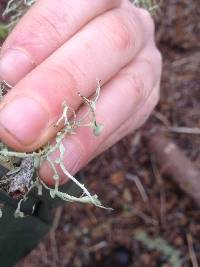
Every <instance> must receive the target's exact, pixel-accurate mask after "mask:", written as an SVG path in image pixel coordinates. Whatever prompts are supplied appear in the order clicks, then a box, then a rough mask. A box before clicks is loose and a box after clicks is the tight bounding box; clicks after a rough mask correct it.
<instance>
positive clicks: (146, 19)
mask: <svg viewBox="0 0 200 267" xmlns="http://www.w3.org/2000/svg"><path fill="white" fill-rule="evenodd" d="M139 11H140V12H139V13H140V16H141V19H142V21H143V25H144V27H145V28H146V30H147V31H148V32H149V33H151V34H152V35H154V33H155V23H154V20H153V18H152V16H151V14H150V13H149V12H148V11H147V10H145V9H143V8H140V9H139Z"/></svg>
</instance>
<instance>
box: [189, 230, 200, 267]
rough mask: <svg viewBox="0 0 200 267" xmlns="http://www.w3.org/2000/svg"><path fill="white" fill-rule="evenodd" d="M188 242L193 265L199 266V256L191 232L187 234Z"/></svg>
mask: <svg viewBox="0 0 200 267" xmlns="http://www.w3.org/2000/svg"><path fill="white" fill-rule="evenodd" d="M187 243H188V249H189V254H190V259H191V262H192V266H193V267H198V266H199V265H198V262H197V257H196V254H195V251H194V246H193V239H192V235H191V234H187Z"/></svg>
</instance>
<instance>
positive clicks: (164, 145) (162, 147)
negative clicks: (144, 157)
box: [148, 132, 200, 206]
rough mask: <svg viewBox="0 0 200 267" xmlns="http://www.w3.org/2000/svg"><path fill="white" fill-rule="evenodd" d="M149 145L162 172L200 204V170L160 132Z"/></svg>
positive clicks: (149, 141) (153, 136)
mask: <svg viewBox="0 0 200 267" xmlns="http://www.w3.org/2000/svg"><path fill="white" fill-rule="evenodd" d="M148 145H149V150H150V153H151V154H152V155H154V157H155V159H156V162H158V164H159V166H160V173H161V174H162V175H167V176H168V177H171V178H172V179H173V180H174V181H175V182H176V183H177V184H178V186H180V188H181V189H182V190H184V191H185V192H186V193H187V194H189V195H190V196H191V197H192V198H193V199H194V200H195V201H196V203H197V205H199V206H200V194H199V192H200V181H199V177H200V170H199V169H198V168H197V167H196V166H195V165H194V164H193V163H192V162H191V161H190V160H189V159H188V158H187V157H186V156H185V155H184V152H183V151H182V150H181V149H180V148H178V147H177V146H176V144H175V143H173V142H172V141H171V140H170V139H169V138H167V137H166V136H164V135H163V134H162V133H160V132H157V133H156V134H154V135H152V136H151V137H150V139H149V140H148Z"/></svg>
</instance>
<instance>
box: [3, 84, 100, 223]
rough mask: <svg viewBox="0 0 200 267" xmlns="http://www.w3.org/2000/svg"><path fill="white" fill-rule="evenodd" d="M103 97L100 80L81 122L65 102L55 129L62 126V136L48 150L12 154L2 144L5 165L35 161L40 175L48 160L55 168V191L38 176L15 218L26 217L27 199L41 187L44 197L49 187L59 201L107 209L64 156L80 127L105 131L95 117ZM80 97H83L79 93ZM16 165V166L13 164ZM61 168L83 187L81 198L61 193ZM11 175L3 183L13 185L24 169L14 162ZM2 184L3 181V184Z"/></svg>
mask: <svg viewBox="0 0 200 267" xmlns="http://www.w3.org/2000/svg"><path fill="white" fill-rule="evenodd" d="M99 94H100V82H99V81H98V86H97V89H96V93H95V96H94V97H93V99H88V98H86V97H83V96H81V97H82V99H83V100H84V102H85V103H86V104H87V106H88V110H87V111H86V114H85V115H84V116H83V117H82V118H81V119H77V116H76V113H75V111H74V110H73V109H71V108H69V107H68V105H67V104H66V103H65V102H64V103H63V112H62V114H61V116H60V118H59V119H58V121H57V122H56V123H55V127H58V128H59V129H60V128H61V130H59V131H58V133H57V134H56V137H55V142H54V144H52V143H48V144H46V145H45V146H44V147H42V148H41V149H39V150H38V151H35V152H32V153H25V152H24V153H23V152H17V151H12V150H10V149H8V147H7V146H6V145H5V144H3V143H0V157H1V161H2V160H4V161H5V162H11V163H12V162H13V160H14V159H16V158H17V159H28V158H32V159H33V162H34V168H35V170H36V172H37V173H38V170H39V168H40V166H41V165H42V163H43V162H44V161H47V162H49V166H50V167H51V169H52V170H53V173H54V175H53V179H54V181H55V186H54V188H50V187H48V186H47V185H46V184H45V183H44V182H43V181H42V180H41V179H40V177H39V175H38V176H37V178H36V180H35V181H33V182H32V183H31V185H30V187H29V188H28V192H27V193H26V194H25V196H24V197H23V198H22V199H21V200H20V202H19V204H18V208H17V210H16V212H15V216H16V217H20V218H21V217H22V216H23V213H21V211H20V207H21V204H22V202H23V201H25V200H26V198H27V196H28V193H29V191H30V190H32V189H33V188H34V187H37V188H38V194H40V195H41V194H42V186H43V187H44V188H46V189H47V190H48V191H49V193H50V195H51V197H52V198H55V197H58V198H60V199H62V200H64V201H68V202H80V203H90V204H94V205H95V206H98V207H101V208H104V207H103V205H102V204H101V202H100V201H99V200H98V197H97V195H91V194H90V192H89V191H88V189H87V188H86V187H85V186H84V184H82V183H80V182H79V181H78V180H77V179H76V178H75V177H74V176H72V175H71V174H70V173H69V171H68V170H67V169H66V167H65V164H64V157H65V153H67V148H65V146H64V145H63V140H64V139H65V138H66V136H67V135H69V134H74V133H75V132H76V130H77V129H78V128H79V127H82V126H83V127H89V128H91V129H92V131H93V133H94V134H95V133H96V134H97V135H99V134H100V132H101V128H102V127H101V125H99V124H98V123H97V121H96V116H95V109H96V102H97V100H98V98H99ZM79 95H80V94H79ZM69 111H72V114H73V116H72V118H71V117H70V118H69ZM88 120H89V121H90V122H89V123H87V121H88ZM56 151H58V152H59V156H58V158H57V159H56V160H54V161H52V160H51V157H50V156H51V154H52V153H54V152H56ZM11 166H12V164H11ZM58 166H59V167H60V169H61V170H62V172H63V173H62V174H61V175H62V176H63V175H64V176H66V177H68V178H69V179H70V180H72V181H73V182H74V183H75V184H76V185H77V186H78V187H79V188H81V189H82V195H81V196H80V197H74V196H72V195H69V194H67V193H65V192H61V191H60V190H59V180H60V175H59V173H58V172H57V167H58ZM10 169H11V171H10V174H11V176H9V177H8V176H6V177H5V178H4V179H5V180H3V181H6V182H9V180H10V181H11V180H12V179H13V177H16V173H19V172H20V168H19V167H16V166H15V164H14V163H13V166H12V167H11V168H10ZM12 174H14V175H15V176H12ZM3 181H1V182H3Z"/></svg>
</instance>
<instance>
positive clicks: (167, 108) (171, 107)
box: [16, 0, 200, 267]
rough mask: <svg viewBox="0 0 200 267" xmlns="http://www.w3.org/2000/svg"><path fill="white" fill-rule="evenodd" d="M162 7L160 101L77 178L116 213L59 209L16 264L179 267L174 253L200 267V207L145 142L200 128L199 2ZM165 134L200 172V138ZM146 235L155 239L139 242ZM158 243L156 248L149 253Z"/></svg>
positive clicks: (177, 0)
mask: <svg viewBox="0 0 200 267" xmlns="http://www.w3.org/2000/svg"><path fill="white" fill-rule="evenodd" d="M163 2H164V3H163V5H162V6H161V10H160V14H159V15H158V17H157V19H156V25H157V33H156V38H157V43H158V46H159V48H160V49H161V51H162V54H163V60H164V64H163V77H162V83H161V100H160V103H159V104H158V106H157V108H156V110H155V112H154V113H153V114H152V116H151V118H150V119H149V120H148V122H147V124H146V125H145V126H144V127H143V128H142V129H140V130H139V131H137V132H136V133H133V134H131V135H130V136H128V137H126V138H124V139H123V140H122V141H121V142H119V143H118V144H116V145H115V146H113V147H112V148H111V149H109V150H108V151H106V152H105V153H103V154H102V155H101V156H100V157H98V158H97V159H95V160H94V161H93V162H91V163H90V164H88V165H87V166H86V167H85V168H84V169H83V170H82V171H81V173H80V175H81V177H83V178H85V181H87V184H88V187H89V188H90V190H91V191H93V192H95V193H97V194H98V195H99V197H100V199H102V200H103V202H104V203H105V204H106V205H107V206H110V207H113V209H114V211H106V210H103V209H99V208H95V207H93V206H89V205H80V204H67V205H66V206H64V207H61V208H58V209H57V210H55V221H54V229H53V230H52V232H51V233H50V234H48V235H47V236H46V237H45V239H44V240H43V241H42V242H41V243H40V244H39V245H38V247H37V248H36V249H35V250H34V251H32V252H31V253H30V255H28V256H27V257H26V258H25V259H24V260H23V261H22V262H20V263H18V264H17V265H16V267H27V266H28V267H98V266H101V267H111V266H115V267H122V266H123V267H151V266H152V267H156V266H158V267H160V266H165V267H169V266H172V267H173V266H174V267H175V266H177V267H178V266H179V265H178V263H177V262H175V261H176V258H179V256H177V255H179V254H177V251H178V252H179V253H180V258H181V260H182V264H181V266H183V267H190V266H192V267H197V266H198V265H195V259H197V261H198V263H199V264H200V209H199V208H198V207H197V206H196V204H195V203H194V202H193V200H192V199H191V198H190V197H189V196H187V195H186V194H185V193H184V192H182V191H181V190H180V189H179V187H178V186H177V185H176V184H175V183H174V182H173V181H172V180H171V179H170V177H167V176H163V175H162V173H161V171H160V169H159V166H158V164H157V162H156V160H155V159H154V157H153V156H152V154H151V151H150V150H149V149H148V147H147V145H146V141H145V138H144V136H148V134H149V135H150V132H151V131H152V129H159V128H163V127H165V126H166V125H167V126H176V127H180V126H181V127H183V126H184V127H190V128H197V127H200V50H199V43H200V23H199V17H200V9H199V0H191V1H189V2H190V3H189V4H188V0H168V1H163ZM166 135H167V136H168V137H170V139H171V140H173V141H174V142H175V143H176V144H177V145H178V146H179V147H180V148H181V149H182V150H183V151H184V153H185V155H187V157H188V158H189V159H190V161H191V162H192V163H193V164H194V165H195V166H197V167H198V168H199V169H200V135H195V134H187V133H184V131H183V132H182V133H173V132H170V131H168V132H166ZM199 179H200V177H199ZM141 232H142V233H145V234H147V235H148V236H149V237H150V239H148V240H146V241H139V233H141ZM158 238H161V240H160V243H159V246H157V247H152V248H151V250H150V249H149V248H148V247H149V246H153V245H152V244H153V243H155V240H157V241H158ZM164 241H166V242H167V243H168V244H169V245H170V248H171V250H170V249H169V248H166V247H165V249H164V250H165V253H164V252H160V251H159V247H164V246H165V245H166V244H165V243H164ZM167 249H168V252H169V251H170V252H169V253H168V254H167V255H165V254H166V253H167V252H166V250H167ZM173 259H175V260H174V263H173V264H172V261H173ZM170 261H171V262H170ZM177 261H178V259H177ZM170 264H171V265H170Z"/></svg>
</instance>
